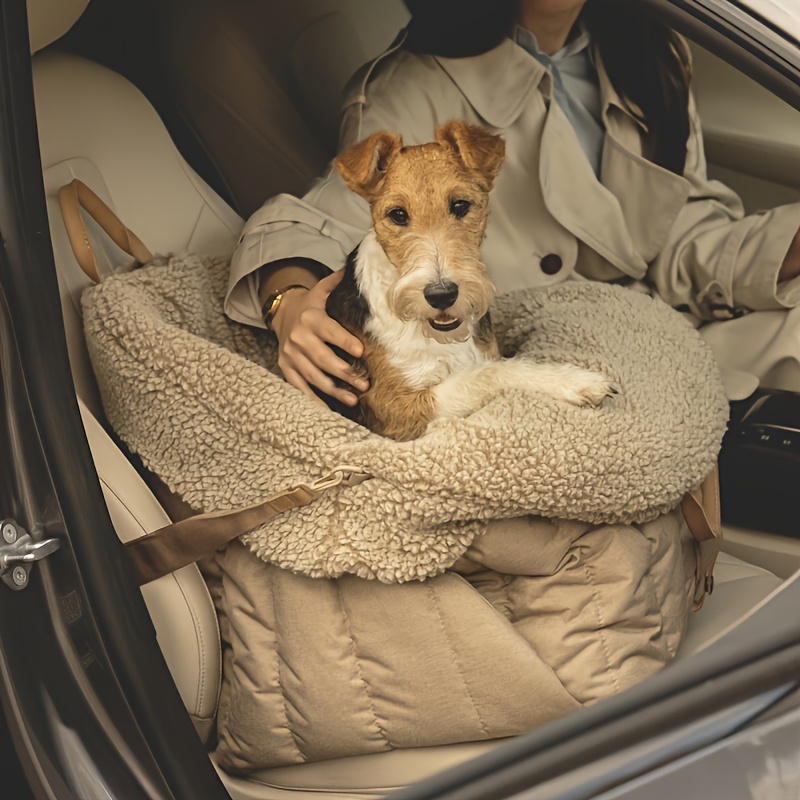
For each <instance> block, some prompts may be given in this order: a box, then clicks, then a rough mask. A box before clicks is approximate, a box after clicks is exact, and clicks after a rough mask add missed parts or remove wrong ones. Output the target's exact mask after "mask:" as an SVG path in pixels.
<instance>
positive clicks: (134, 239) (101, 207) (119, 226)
mask: <svg viewBox="0 0 800 800" xmlns="http://www.w3.org/2000/svg"><path fill="white" fill-rule="evenodd" d="M58 204H59V206H60V207H61V216H62V218H63V220H64V227H65V228H66V229H67V236H68V237H69V243H70V245H71V247H72V252H73V253H74V254H75V260H76V261H77V262H78V265H79V266H80V268H81V269H82V270H83V271H84V272H85V273H86V274H87V275H88V276H89V278H91V280H92V281H94V283H100V281H101V280H102V276H101V275H100V267H99V265H98V263H97V257H96V256H95V254H94V249H93V248H92V244H91V242H90V241H89V234H88V233H87V232H86V226H85V225H84V224H83V217H82V216H81V209H83V210H84V211H85V212H86V213H87V214H88V215H89V216H90V217H91V218H92V219H93V220H94V221H95V222H96V223H97V224H98V225H99V226H100V227H101V228H102V229H103V231H105V232H106V233H107V234H108V236H109V237H110V239H111V240H112V241H113V242H114V244H116V245H117V247H119V248H120V249H121V250H123V251H124V252H126V253H127V254H128V255H129V256H131V257H132V258H135V259H136V261H138V262H139V263H140V264H145V263H147V262H148V261H150V260H151V259H152V258H153V255H152V253H151V252H150V251H149V250H148V249H147V247H145V245H144V244H143V242H142V240H141V239H140V238H139V237H138V236H137V235H136V234H135V233H134V232H133V231H132V230H130V229H129V228H126V227H125V225H124V224H123V223H122V220H120V218H119V217H118V216H117V215H116V214H115V213H114V212H113V211H112V210H111V209H110V208H109V207H108V206H107V205H106V204H105V203H104V202H103V201H102V200H101V199H100V198H99V197H98V196H97V195H96V194H95V193H94V192H93V191H92V190H91V189H90V188H89V187H88V186H87V185H86V184H85V183H84V182H83V181H80V180H78V179H77V178H75V179H74V180H73V181H71V182H70V183H68V184H66V185H65V186H62V187H61V188H60V189H59V190H58Z"/></svg>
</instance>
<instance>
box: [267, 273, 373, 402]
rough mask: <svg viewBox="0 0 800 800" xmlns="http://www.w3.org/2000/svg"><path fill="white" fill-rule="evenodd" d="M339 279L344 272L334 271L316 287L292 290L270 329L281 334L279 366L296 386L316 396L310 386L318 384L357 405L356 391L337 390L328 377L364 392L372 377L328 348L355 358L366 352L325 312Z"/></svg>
mask: <svg viewBox="0 0 800 800" xmlns="http://www.w3.org/2000/svg"><path fill="white" fill-rule="evenodd" d="M341 279H342V273H341V272H334V273H333V274H332V275H328V276H327V277H326V278H323V279H322V280H321V281H320V282H319V283H318V284H317V285H316V286H314V288H313V289H308V290H304V289H293V290H292V291H290V292H288V293H287V294H286V296H285V297H284V298H283V299H282V300H281V304H280V307H279V308H278V311H277V313H276V314H275V317H274V318H273V320H272V330H273V331H274V332H275V336H276V337H277V338H278V366H279V367H280V369H281V371H282V372H283V376H284V377H285V378H286V380H287V381H288V382H289V383H291V384H292V386H296V387H297V388H298V389H299V390H300V391H301V392H303V393H304V394H307V395H308V396H309V397H313V398H314V399H316V400H318V399H319V398H318V397H317V396H316V395H315V394H314V392H313V391H312V389H311V386H316V387H317V388H318V389H320V390H322V391H323V392H325V394H329V395H331V396H332V397H335V398H336V399H337V400H340V401H341V402H342V403H345V404H346V405H349V406H354V405H355V404H356V403H357V402H358V398H357V397H356V395H355V394H353V393H352V392H348V391H347V390H346V389H339V388H337V387H336V385H335V384H334V382H333V380H331V378H330V375H334V376H335V377H337V378H339V379H341V380H343V381H346V382H347V383H349V384H351V385H352V386H354V387H355V388H356V389H358V390H359V391H362V392H363V391H366V390H367V388H369V383H368V381H366V380H365V379H363V378H358V377H356V376H355V375H354V374H353V373H352V372H351V370H350V365H349V364H347V363H346V362H345V361H342V359H341V358H339V357H338V356H336V355H335V354H334V353H333V351H332V350H331V349H330V347H328V343H330V344H333V345H336V346H337V347H341V348H342V350H344V351H346V352H347V353H350V355H352V356H355V357H356V358H359V357H360V356H361V355H362V354H363V352H364V345H363V344H362V343H361V341H360V340H359V339H358V338H356V337H355V336H353V335H352V334H351V333H350V332H349V331H347V330H345V329H344V328H343V327H342V326H341V325H339V323H338V322H336V321H335V320H333V319H331V318H330V317H329V316H328V314H327V312H326V311H325V302H326V301H327V299H328V295H329V294H330V293H331V292H332V291H333V289H334V287H335V286H336V285H337V284H338V283H339V281H340V280H341ZM325 373H328V374H327V375H326V374H325Z"/></svg>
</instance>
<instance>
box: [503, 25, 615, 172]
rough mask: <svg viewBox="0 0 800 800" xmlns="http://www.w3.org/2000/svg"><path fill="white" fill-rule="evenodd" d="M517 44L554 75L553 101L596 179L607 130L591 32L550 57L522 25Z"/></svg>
mask: <svg viewBox="0 0 800 800" xmlns="http://www.w3.org/2000/svg"><path fill="white" fill-rule="evenodd" d="M514 41H515V42H516V43H517V44H518V45H519V46H520V47H522V48H523V49H524V50H526V51H527V52H528V53H530V54H531V55H532V56H533V57H534V58H535V59H536V60H537V61H539V62H540V63H541V64H543V65H544V66H545V67H546V68H547V69H548V70H549V71H550V73H551V74H552V76H553V98H554V99H555V101H556V103H558V105H559V107H560V108H561V110H562V111H563V112H564V114H565V115H566V117H567V119H568V120H569V121H570V124H571V125H572V128H573V130H574V131H575V134H576V136H577V137H578V141H579V142H580V144H581V147H582V148H583V152H584V153H586V157H587V158H588V159H589V163H590V164H591V165H592V169H593V170H594V173H595V175H597V176H599V175H600V159H601V156H602V153H603V139H604V138H605V128H604V127H603V116H602V103H601V100H600V82H599V80H598V77H597V70H596V69H595V67H594V63H593V62H592V55H591V51H590V49H589V45H590V43H591V39H590V37H589V32H588V31H586V30H583V31H581V33H580V34H579V35H578V36H577V37H575V38H574V39H573V40H572V41H571V42H568V43H567V44H566V45H565V46H564V47H562V48H561V49H560V50H559V51H558V52H556V53H553V55H551V56H548V55H546V54H545V53H543V52H542V51H541V50H540V49H539V44H538V42H537V41H536V37H535V36H534V35H533V33H531V32H530V31H529V30H527V29H526V28H523V27H522V26H521V25H517V26H515V28H514Z"/></svg>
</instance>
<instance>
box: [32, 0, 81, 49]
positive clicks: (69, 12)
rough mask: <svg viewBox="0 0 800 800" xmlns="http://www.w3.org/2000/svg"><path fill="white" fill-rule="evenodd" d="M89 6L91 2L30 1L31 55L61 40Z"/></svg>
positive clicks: (63, 0) (66, 0) (77, 0)
mask: <svg viewBox="0 0 800 800" xmlns="http://www.w3.org/2000/svg"><path fill="white" fill-rule="evenodd" d="M88 5H89V0H28V31H29V34H30V37H29V38H30V43H31V53H36V52H37V51H38V50H41V49H42V48H43V47H47V45H48V44H50V43H51V42H54V41H55V40H56V39H60V38H61V37H62V36H63V35H64V34H65V33H66V32H67V31H68V30H69V29H70V28H71V27H72V26H73V25H74V24H75V23H76V22H77V21H78V18H79V17H80V15H81V14H83V12H84V10H85V9H86V6H88Z"/></svg>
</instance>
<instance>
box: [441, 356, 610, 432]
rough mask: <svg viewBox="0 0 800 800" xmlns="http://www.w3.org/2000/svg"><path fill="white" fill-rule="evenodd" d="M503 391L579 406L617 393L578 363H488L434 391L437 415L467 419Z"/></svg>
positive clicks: (599, 401) (515, 359)
mask: <svg viewBox="0 0 800 800" xmlns="http://www.w3.org/2000/svg"><path fill="white" fill-rule="evenodd" d="M502 389H521V390H523V391H526V392H540V393H542V394H546V395H549V396H550V397H553V398H555V399H556V400H563V401H565V402H567V403H572V404H573V405H576V406H597V405H599V404H600V403H601V402H602V401H603V399H604V398H605V397H607V396H608V395H611V394H614V393H615V389H614V388H613V387H612V386H611V383H610V381H609V380H608V378H606V377H605V376H604V375H601V374H600V373H599V372H593V371H592V370H588V369H583V368H582V367H576V366H575V365H574V364H536V363H534V362H533V361H527V360H526V359H523V358H510V359H502V360H500V361H488V362H486V363H485V364H481V365H480V366H478V367H476V368H475V369H473V370H469V371H468V372H462V373H459V374H457V375H451V376H450V377H448V378H446V379H445V380H444V381H442V382H441V383H440V384H439V385H438V386H436V387H434V388H433V389H432V392H433V396H434V398H435V400H436V416H437V417H442V418H449V419H457V418H459V417H466V416H467V415H469V414H472V413H473V412H474V411H477V410H478V409H479V408H481V407H483V406H484V405H486V403H487V402H488V401H489V400H490V399H491V398H492V397H493V396H494V395H496V394H497V392H499V391H501V390H502Z"/></svg>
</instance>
